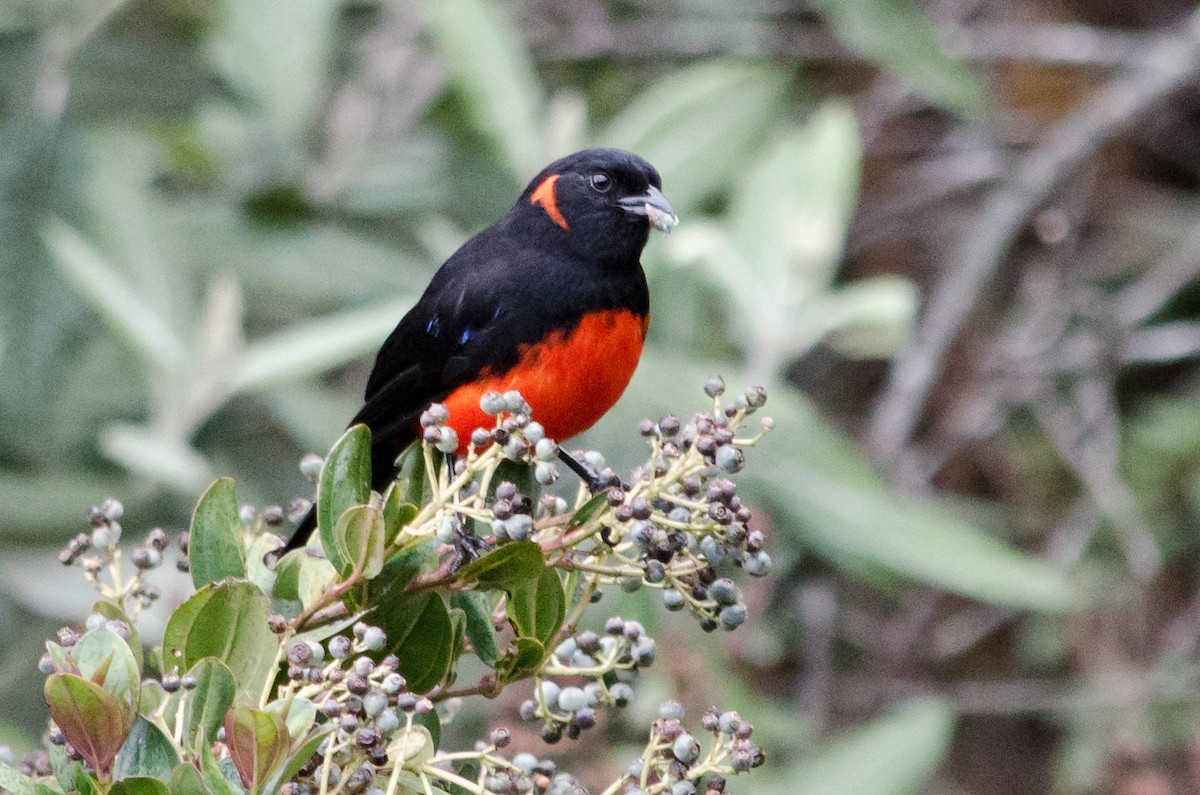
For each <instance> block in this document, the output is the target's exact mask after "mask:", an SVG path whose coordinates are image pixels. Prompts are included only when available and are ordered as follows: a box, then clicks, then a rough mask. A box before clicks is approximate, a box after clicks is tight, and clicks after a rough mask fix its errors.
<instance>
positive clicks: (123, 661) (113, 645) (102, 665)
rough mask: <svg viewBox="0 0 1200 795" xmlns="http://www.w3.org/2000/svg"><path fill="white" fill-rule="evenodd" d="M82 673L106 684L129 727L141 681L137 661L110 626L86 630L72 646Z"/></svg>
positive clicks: (73, 655) (94, 680)
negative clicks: (108, 627)
mask: <svg viewBox="0 0 1200 795" xmlns="http://www.w3.org/2000/svg"><path fill="white" fill-rule="evenodd" d="M71 656H72V657H73V658H74V659H75V662H76V664H78V666H79V675H80V676H81V677H83V678H84V679H88V680H90V681H92V682H95V683H96V684H98V685H100V686H101V687H103V688H104V689H105V690H107V691H108V692H109V694H110V695H111V696H112V697H113V698H114V699H115V700H116V702H117V706H118V707H120V708H121V716H122V718H123V720H124V722H125V728H126V730H128V729H129V728H130V727H132V726H133V720H134V718H135V717H136V716H137V711H138V705H139V703H140V701H141V695H142V680H141V675H140V674H139V672H138V666H137V661H136V660H135V659H134V658H133V652H132V651H131V650H130V648H129V645H128V644H127V643H126V642H125V640H124V639H123V638H122V637H121V636H120V635H118V634H117V633H115V632H113V631H112V630H110V629H105V628H103V627H102V628H100V629H93V630H91V631H89V632H85V633H84V634H83V637H81V638H80V639H79V641H78V642H77V643H76V644H75V645H74V646H73V647H72V648H71Z"/></svg>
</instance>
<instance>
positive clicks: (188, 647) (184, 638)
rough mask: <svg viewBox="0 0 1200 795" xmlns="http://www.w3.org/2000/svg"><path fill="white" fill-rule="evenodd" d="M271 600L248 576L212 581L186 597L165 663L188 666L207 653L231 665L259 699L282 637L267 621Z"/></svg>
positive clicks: (166, 642)
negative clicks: (235, 579)
mask: <svg viewBox="0 0 1200 795" xmlns="http://www.w3.org/2000/svg"><path fill="white" fill-rule="evenodd" d="M270 609H271V602H270V600H269V599H267V597H266V596H264V595H263V592H262V591H260V590H258V588H256V587H255V586H254V585H252V584H251V583H248V582H238V581H229V582H224V583H221V584H219V585H206V586H204V587H203V588H201V589H200V590H199V591H197V592H196V593H195V594H193V595H192V597H191V598H190V599H188V600H187V601H186V602H184V603H183V604H182V605H180V606H179V608H178V609H177V610H176V611H175V613H174V614H173V615H172V616H171V618H170V620H169V621H168V622H167V628H166V631H165V632H164V633H163V665H164V667H165V668H166V669H168V670H170V669H172V668H175V667H178V669H179V670H180V671H181V672H182V671H186V670H188V669H189V668H191V667H192V666H193V665H195V664H196V663H198V662H199V661H200V660H202V659H204V658H205V657H215V658H217V659H218V660H220V661H221V662H223V663H225V664H226V665H228V666H229V670H230V671H231V672H232V673H233V676H234V679H235V680H237V682H238V692H239V693H241V694H243V695H245V696H246V697H247V698H249V699H252V700H254V701H257V700H258V697H259V695H260V694H261V693H262V689H263V686H264V685H265V684H266V681H267V678H268V677H270V676H274V674H275V669H274V668H273V667H272V666H271V663H272V661H273V660H274V659H275V653H276V651H277V650H278V648H279V640H278V639H277V638H276V637H275V634H274V633H273V632H271V630H270V629H269V628H268V627H267V614H268V613H269V612H270Z"/></svg>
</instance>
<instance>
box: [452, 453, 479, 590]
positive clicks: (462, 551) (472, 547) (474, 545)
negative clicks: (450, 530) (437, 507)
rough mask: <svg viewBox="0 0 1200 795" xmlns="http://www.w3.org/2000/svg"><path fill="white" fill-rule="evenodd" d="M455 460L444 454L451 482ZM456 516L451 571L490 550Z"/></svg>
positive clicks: (461, 519) (464, 522) (453, 457)
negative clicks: (456, 529) (456, 524)
mask: <svg viewBox="0 0 1200 795" xmlns="http://www.w3.org/2000/svg"><path fill="white" fill-rule="evenodd" d="M456 460H457V459H456V457H455V456H454V454H452V453H449V454H447V455H446V474H447V475H448V476H449V482H451V483H453V482H454V475H455V472H454V465H455V462H456ZM454 497H455V498H456V499H457V497H458V495H457V494H456V495H454ZM457 518H458V531H457V532H456V533H455V534H454V535H455V538H454V541H452V542H451V546H452V547H453V548H454V553H453V562H451V564H450V570H451V571H458V570H459V569H461V568H462V567H463V565H464V564H466V563H469V562H471V561H472V560H475V559H476V558H478V557H479V556H480V555H482V554H484V553H485V552H488V551H489V550H490V546H489V545H488V543H487V542H486V541H484V540H483V539H482V538H480V537H479V536H477V535H475V534H474V533H471V532H468V531H467V522H466V520H465V519H464V518H463V517H462V516H459V517H457Z"/></svg>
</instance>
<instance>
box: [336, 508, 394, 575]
mask: <svg viewBox="0 0 1200 795" xmlns="http://www.w3.org/2000/svg"><path fill="white" fill-rule="evenodd" d="M383 535H384V518H383V513H382V512H381V511H380V510H379V509H378V508H375V507H373V506H371V505H355V506H354V507H352V508H349V509H348V510H346V511H345V513H343V514H342V515H341V517H340V518H339V519H338V521H337V526H336V527H335V528H334V531H333V536H334V543H336V544H337V545H338V550H339V552H340V553H341V558H342V570H341V572H340V573H341V575H342V578H343V579H345V578H347V577H349V576H350V574H351V573H352V572H359V573H360V574H361V575H362V576H363V577H364V578H366V579H368V580H369V579H371V578H373V577H375V576H376V575H378V574H379V572H380V571H382V570H383Z"/></svg>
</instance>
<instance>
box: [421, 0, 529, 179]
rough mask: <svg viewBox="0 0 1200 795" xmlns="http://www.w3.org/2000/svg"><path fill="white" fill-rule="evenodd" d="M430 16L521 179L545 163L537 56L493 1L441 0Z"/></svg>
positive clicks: (450, 61) (472, 106) (481, 123)
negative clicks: (535, 64)
mask: <svg viewBox="0 0 1200 795" xmlns="http://www.w3.org/2000/svg"><path fill="white" fill-rule="evenodd" d="M425 17H426V20H427V21H428V22H429V30H430V32H431V33H432V34H433V38H434V41H435V42H436V44H437V47H438V49H439V50H440V51H441V53H442V54H443V56H444V58H445V64H446V65H447V66H448V67H449V68H450V69H451V71H452V74H453V76H454V80H455V83H456V85H457V86H458V88H459V90H460V91H462V93H463V95H464V97H465V98H466V100H467V108H468V110H469V112H470V114H471V116H472V120H473V121H474V123H475V126H476V127H477V128H478V129H479V130H480V132H482V133H484V134H485V135H488V136H489V137H491V138H492V139H493V141H494V142H495V144H496V147H497V149H498V150H499V154H500V155H502V157H503V158H504V164H505V165H507V166H508V168H509V171H510V172H511V173H512V175H513V177H514V178H515V179H516V181H517V182H521V183H523V182H525V181H526V180H527V179H529V178H530V177H532V176H533V175H534V174H536V173H537V172H538V170H539V169H541V167H542V166H543V165H544V162H543V161H544V159H545V153H546V145H547V141H546V140H545V135H544V131H545V124H544V122H543V119H542V110H541V106H542V96H541V91H540V90H539V86H540V85H541V83H540V81H539V80H538V76H537V72H535V71H534V67H533V59H532V58H531V57H530V55H529V52H528V48H527V47H526V45H525V42H524V41H523V40H522V38H521V34H520V32H519V31H518V30H517V28H516V26H514V25H513V24H512V22H511V21H510V20H509V18H508V16H507V15H506V13H505V11H504V8H503V7H502V6H501V5H500V4H499V3H496V2H488V0H435V2H426V3H425Z"/></svg>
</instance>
